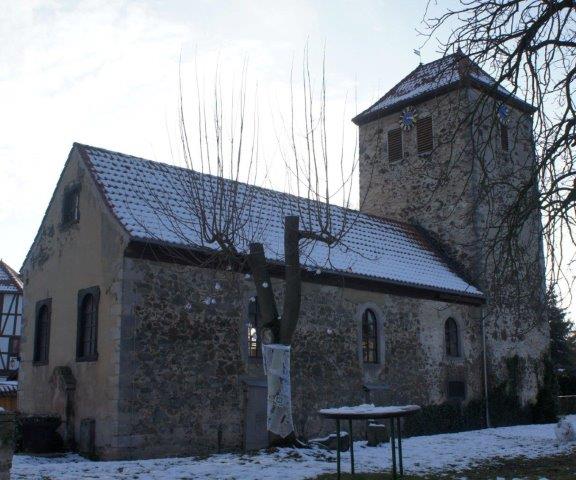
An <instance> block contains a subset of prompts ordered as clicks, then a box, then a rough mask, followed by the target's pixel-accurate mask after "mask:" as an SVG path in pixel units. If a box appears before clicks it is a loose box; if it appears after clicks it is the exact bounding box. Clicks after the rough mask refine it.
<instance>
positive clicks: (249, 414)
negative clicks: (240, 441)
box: [244, 383, 268, 451]
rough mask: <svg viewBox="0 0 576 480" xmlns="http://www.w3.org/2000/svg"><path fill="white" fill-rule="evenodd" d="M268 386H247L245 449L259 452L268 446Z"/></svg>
mask: <svg viewBox="0 0 576 480" xmlns="http://www.w3.org/2000/svg"><path fill="white" fill-rule="evenodd" d="M266 393H267V389H266V384H265V383H257V384H256V383H254V384H249V385H246V416H245V424H244V449H245V450H247V451H248V450H258V449H260V448H266V447H267V446H268V431H267V429H266Z"/></svg>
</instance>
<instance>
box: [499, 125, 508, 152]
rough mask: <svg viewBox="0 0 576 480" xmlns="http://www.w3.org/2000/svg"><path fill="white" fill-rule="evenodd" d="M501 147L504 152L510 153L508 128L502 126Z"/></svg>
mask: <svg viewBox="0 0 576 480" xmlns="http://www.w3.org/2000/svg"><path fill="white" fill-rule="evenodd" d="M500 146H501V147H502V150H503V151H504V152H507V151H508V126H506V125H502V124H501V125H500Z"/></svg>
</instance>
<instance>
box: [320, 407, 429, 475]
mask: <svg viewBox="0 0 576 480" xmlns="http://www.w3.org/2000/svg"><path fill="white" fill-rule="evenodd" d="M420 410H421V408H420V407H419V406H418V405H404V406H393V407H374V406H373V405H358V406H357V407H340V408H325V409H323V410H320V411H319V412H318V413H319V414H320V416H322V417H324V418H329V419H332V420H336V435H337V437H336V440H337V449H336V468H337V472H338V478H340V421H341V420H348V430H349V435H350V472H351V473H352V475H354V473H355V472H354V437H353V435H352V420H376V419H389V420H390V445H391V447H392V478H396V476H397V474H398V471H399V473H400V476H401V477H403V476H404V466H403V465H402V428H401V425H400V419H401V418H402V417H407V416H409V415H414V414H415V413H418V412H419V411H420ZM396 432H398V437H397V438H396ZM396 440H398V469H397V468H396Z"/></svg>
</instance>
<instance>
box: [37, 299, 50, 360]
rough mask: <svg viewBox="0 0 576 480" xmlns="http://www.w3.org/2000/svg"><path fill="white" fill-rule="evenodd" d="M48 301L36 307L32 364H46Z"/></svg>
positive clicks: (48, 336)
mask: <svg viewBox="0 0 576 480" xmlns="http://www.w3.org/2000/svg"><path fill="white" fill-rule="evenodd" d="M50 303H51V302H50V300H44V301H42V302H38V304H37V305H36V330H35V334H34V363H47V362H48V347H49V345H50Z"/></svg>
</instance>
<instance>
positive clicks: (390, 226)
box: [18, 53, 549, 459]
mask: <svg viewBox="0 0 576 480" xmlns="http://www.w3.org/2000/svg"><path fill="white" fill-rule="evenodd" d="M480 104H481V107H478V105H480ZM478 108H479V109H480V110H481V112H480V113H482V112H484V113H486V112H490V114H489V115H482V114H476V112H478V111H480V110H478ZM533 112H534V109H533V108H532V107H531V106H530V105H527V104H526V103H524V102H523V101H521V100H520V99H518V98H516V97H514V96H512V95H510V94H509V93H508V92H507V91H505V90H504V89H503V88H502V87H499V86H497V85H496V84H495V82H494V80H493V79H492V78H491V77H490V76H489V75H488V74H487V73H486V72H484V71H482V70H481V69H480V68H479V67H477V66H476V65H475V64H473V63H472V62H471V61H470V60H469V59H467V57H465V56H464V55H462V54H461V53H457V54H454V55H451V56H447V57H444V58H442V59H440V60H437V61H435V62H432V63H429V64H426V65H420V66H418V67H417V68H416V69H415V70H414V71H413V72H411V73H410V74H409V75H408V76H407V77H405V78H404V79H403V80H401V81H400V83H398V84H397V85H396V86H395V87H394V88H393V89H392V90H390V91H389V92H388V93H387V94H386V95H384V96H383V97H382V98H381V99H380V100H378V102H376V103H375V104H374V105H372V106H371V107H370V108H368V109H367V110H365V111H364V112H362V113H361V114H360V115H358V116H357V117H355V118H354V119H353V121H354V123H355V124H356V125H357V126H358V128H359V141H360V145H359V147H360V148H359V152H360V158H359V162H360V198H361V199H362V200H361V207H360V211H358V212H350V211H348V210H345V209H342V208H339V207H333V210H332V212H333V219H334V222H336V223H337V222H343V221H344V218H345V217H346V216H350V215H354V223H353V228H351V229H350V230H349V231H347V233H346V234H345V235H344V237H343V238H342V242H341V244H340V245H335V246H334V247H333V248H331V249H328V248H325V247H323V246H321V245H317V246H315V247H314V248H313V249H312V250H311V251H309V252H307V255H305V256H303V258H305V260H304V261H303V264H302V278H303V287H302V307H301V317H300V321H299V324H298V326H297V330H296V332H295V337H294V342H293V346H292V397H293V409H294V412H293V415H294V423H295V427H296V429H297V433H298V434H299V435H301V436H303V437H305V438H313V437H317V436H320V435H322V434H325V433H327V432H330V431H331V430H332V429H333V425H332V424H330V422H328V421H324V420H322V419H321V418H320V417H319V416H318V415H317V411H318V410H319V409H321V408H325V407H328V406H338V405H346V404H347V405H350V404H358V403H364V402H366V401H370V402H373V403H376V404H401V403H411V404H420V405H423V406H430V407H431V408H433V407H434V406H441V405H451V406H455V407H454V408H457V409H465V408H472V406H476V407H477V408H476V407H475V408H476V411H477V413H478V416H479V418H480V420H479V422H481V423H485V422H486V421H490V420H489V418H487V416H488V417H489V416H490V415H493V417H494V418H492V421H493V422H495V421H496V417H497V414H498V413H500V414H502V412H495V411H493V410H491V409H490V405H491V400H492V398H493V396H492V395H493V393H492V392H494V391H496V390H498V387H499V385H502V384H503V382H511V381H512V380H514V385H515V386H516V387H515V388H516V389H515V391H514V393H515V395H517V400H518V405H519V406H521V407H524V406H529V405H531V404H533V403H534V402H535V401H536V398H537V395H538V391H539V389H540V388H541V386H542V382H543V372H544V360H545V358H546V354H547V349H548V343H549V332H548V329H547V325H546V322H545V321H543V317H542V302H543V298H544V287H545V283H544V264H543V257H542V255H543V253H542V245H541V239H540V218H539V216H537V215H534V217H533V218H532V217H530V219H529V221H528V222H527V223H526V225H525V227H524V230H522V231H520V232H518V233H517V235H516V240H517V242H515V248H516V249H517V250H518V251H519V252H521V256H519V257H515V258H516V260H517V262H516V263H515V266H514V269H513V270H514V271H513V272H509V269H508V267H507V266H505V265H503V264H502V263H499V262H498V261H497V258H498V257H497V256H495V250H494V248H492V247H491V245H492V244H493V242H491V239H492V238H494V232H493V227H492V226H493V225H494V220H495V219H496V218H498V215H501V213H502V212H504V211H506V207H507V206H508V203H509V202H510V198H511V195H507V194H506V191H501V192H499V195H497V196H496V197H495V198H493V197H491V196H489V195H484V194H483V192H484V191H485V189H484V188H483V187H484V186H485V184H486V178H485V177H484V176H483V175H482V174H481V173H480V172H483V171H489V173H488V175H489V176H490V178H493V179H495V180H498V179H499V178H504V177H505V178H507V179H509V180H510V179H511V183H512V184H513V183H514V182H516V181H518V182H521V181H522V178H523V175H529V173H530V171H531V168H532V165H533V162H534V161H535V159H534V150H533V148H534V147H533V139H532V131H531V127H532V114H533ZM492 119H496V121H495V122H493V121H492ZM494 125H497V127H494ZM480 137H481V138H482V139H489V141H488V143H489V144H490V148H487V149H486V148H476V146H477V145H479V144H480V143H483V144H486V142H480V141H479V138H480ZM487 165H488V166H489V168H485V167H486V166H487ZM193 175H194V176H196V177H195V178H196V181H198V179H199V181H201V182H205V184H206V185H208V187H207V188H209V185H210V182H214V181H215V179H214V177H211V176H209V175H203V174H200V173H197V172H192V171H190V170H185V169H182V168H179V167H175V166H171V165H168V164H163V163H158V162H153V161H149V160H145V159H141V158H137V157H134V156H130V155H126V154H123V153H118V152H114V151H110V150H105V149H103V148H96V147H91V146H87V145H83V144H78V143H75V144H74V145H73V147H72V149H71V151H70V154H69V157H68V159H67V161H66V164H65V165H64V168H63V171H62V174H61V176H60V179H59V181H58V183H57V185H56V188H55V191H54V194H53V197H52V199H51V201H50V204H49V205H48V208H47V210H46V214H45V216H44V218H43V220H42V223H41V225H40V228H39V230H38V233H37V235H36V238H35V239H34V242H33V244H32V246H31V248H30V251H29V253H28V255H27V257H26V259H25V261H24V265H23V268H22V274H23V279H24V292H25V293H24V295H25V304H24V329H23V336H22V347H21V348H22V355H21V356H22V364H21V370H20V386H19V388H20V392H19V400H18V401H19V409H20V411H21V412H22V413H24V414H52V415H59V416H60V417H61V418H62V420H63V426H62V433H63V435H64V439H65V441H66V442H67V444H68V445H69V446H74V445H77V446H78V448H79V450H80V451H82V452H86V453H89V454H91V455H95V456H98V457H99V458H102V459H119V458H150V457H162V456H172V455H190V454H197V453H214V452H217V451H234V450H242V449H245V450H251V449H255V448H260V447H263V446H266V443H267V438H266V425H265V423H266V381H265V377H264V372H263V367H262V358H261V351H260V342H261V339H260V336H259V327H258V302H257V298H256V292H255V288H254V283H253V281H252V279H251V278H250V272H249V271H245V270H244V271H239V270H237V269H235V268H230V267H227V266H226V265H216V264H214V263H211V262H206V261H205V259H206V255H207V253H209V252H207V250H206V247H205V246H204V245H201V244H200V242H198V245H197V247H194V245H195V235H196V233H195V232H196V229H195V227H197V225H198V219H197V218H194V215H193V213H194V212H193V211H192V210H191V209H189V208H188V206H187V205H186V196H185V195H182V192H183V191H184V190H185V189H186V186H187V185H189V184H190V182H189V180H190V178H191V176H193ZM509 183H510V182H509ZM240 188H246V189H248V188H250V189H251V190H250V192H251V196H252V202H253V205H254V207H255V208H252V209H251V212H250V216H249V218H247V219H246V223H247V224H249V225H251V226H252V227H253V229H254V231H257V232H258V238H259V241H261V242H262V243H263V244H264V247H265V252H266V256H267V258H268V259H269V261H270V263H271V264H272V265H274V268H273V269H272V287H273V288H274V289H275V290H276V291H277V292H279V291H281V290H282V289H281V288H280V287H281V286H282V283H283V280H282V278H283V277H282V260H283V259H282V253H281V252H282V246H281V239H282V238H283V232H282V231H283V220H284V216H285V214H286V212H290V211H292V212H293V213H298V212H299V213H300V214H302V212H306V209H307V208H312V207H311V206H310V202H309V201H307V200H305V199H300V198H297V197H293V196H290V195H286V194H283V193H280V192H276V191H272V190H267V189H264V188H256V187H248V186H240ZM507 202H508V203H507ZM159 204H162V205H164V206H166V205H169V206H170V208H171V209H172V211H178V212H180V213H181V215H182V216H183V217H182V218H185V221H182V222H181V223H179V224H177V225H174V221H173V217H169V216H168V215H167V213H166V210H165V209H164V208H159ZM176 230H178V232H179V235H176V234H175V231H176ZM182 236H185V237H186V238H187V241H186V242H183V241H182ZM518 258H520V260H518ZM500 274H505V276H506V278H505V280H502V281H501V280H500V278H501V275H500ZM511 379H512V380H511ZM494 410H497V409H494ZM477 426H479V427H480V426H482V424H479V425H477ZM406 428H409V426H408V425H406Z"/></svg>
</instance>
